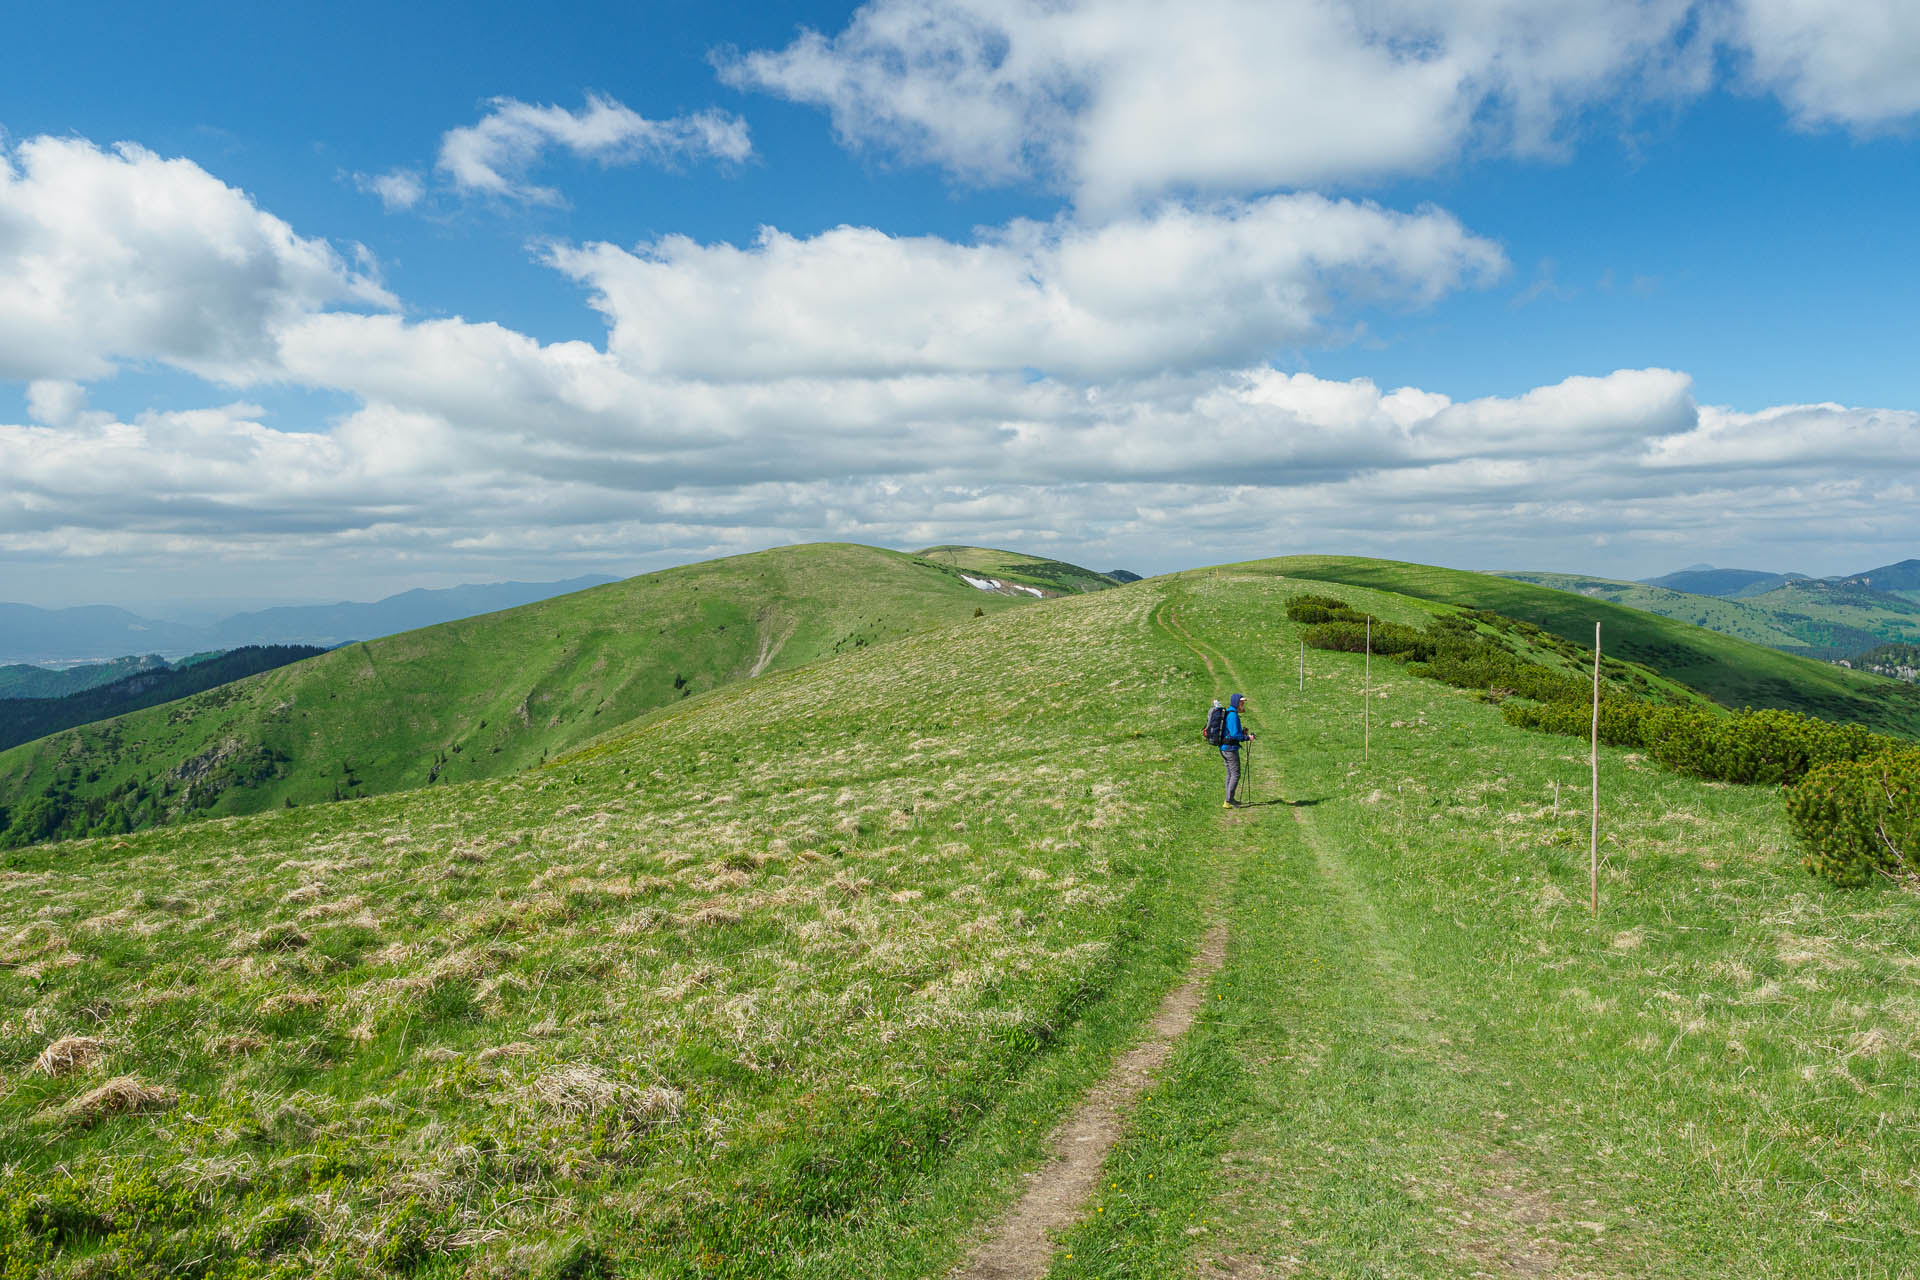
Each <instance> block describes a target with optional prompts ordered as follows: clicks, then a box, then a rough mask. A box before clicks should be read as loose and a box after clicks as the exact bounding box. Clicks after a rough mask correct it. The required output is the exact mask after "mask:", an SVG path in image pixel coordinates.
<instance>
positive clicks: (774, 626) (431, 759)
mask: <svg viewBox="0 0 1920 1280" xmlns="http://www.w3.org/2000/svg"><path fill="white" fill-rule="evenodd" d="M1015 603H1017V601H1015V600H1012V599H1009V598H1006V597H1000V596H994V595H991V594H988V593H983V592H979V591H976V590H974V589H973V588H971V587H969V586H967V585H966V584H965V583H964V582H963V581H961V579H960V577H959V575H958V574H957V573H956V572H954V571H953V570H951V569H949V568H946V567H943V566H939V565H935V564H932V563H929V562H927V561H924V560H917V559H915V558H913V557H911V556H906V555H901V554H899V553H897V552H891V551H882V550H878V549H876V548H871V547H856V546H846V545H819V546H806V547H789V548H783V549H780V550H775V551H766V552H760V553H757V554H754V555H747V556H738V557H734V558H731V559H727V560H717V561H712V562H709V563H706V564H701V565H693V566H689V567H686V568H681V569H670V570H667V571H665V572H662V573H654V574H647V575H645V576H643V577H638V578H632V579H628V580H627V581H625V582H619V583H613V584H611V585H608V586H604V587H596V588H592V589H590V590H586V591H581V592H577V593H575V594H573V595H569V596H562V597H558V598H556V599H552V600H547V601H542V602H540V603H538V604H532V605H526V606H523V607H521V608H517V609H510V610H506V611H504V612H501V613H494V614H487V615H484V616H481V617H477V618H469V619H465V620H462V621H459V622H451V623H445V624H443V625H440V626H437V627H429V628H425V629H423V630H419V631H412V632H407V633H404V634H401V635H397V636H389V637H386V638H384V639H380V640H375V641H370V642H365V643H360V644H355V645H350V646H347V647H345V648H341V649H336V650H333V651H332V652H330V653H327V654H325V655H323V656H321V657H318V658H314V659H311V660H309V661H306V662H303V663H300V664H298V665H296V666H293V667H288V668H284V669H282V670H279V671H274V672H270V673H267V674H265V675H261V676H256V677H253V678H251V679H247V680H242V681H239V682H237V683H234V684H228V685H223V686H221V687H220V688H217V689H213V690H210V691H208V692H206V693H201V694H198V695H196V696H194V697H191V698H187V699H184V700H182V701H179V702H175V703H170V704H167V705H164V706H159V707H153V708H150V709H148V710H145V711H139V712H135V713H133V714H130V715H125V716H120V717H117V718H114V719H111V720H105V721H101V722H98V723H95V724H90V725H86V726H84V727H81V728H77V729H71V730H68V731H66V732H64V733H59V734H55V735H53V736H51V737H47V738H42V739H40V740H39V741H37V742H31V743H28V744H26V745H24V746H19V747H15V748H13V749H12V750H10V751H6V752H0V809H5V810H6V811H7V812H8V814H9V815H10V816H9V818H8V823H9V824H10V825H9V826H5V827H0V832H4V831H7V830H11V831H12V833H13V835H12V838H13V839H14V840H16V842H17V841H19V840H22V839H32V838H40V837H42V836H44V835H46V834H52V833H57V832H69V833H70V832H74V831H76V830H77V831H85V830H89V829H92V828H95V827H100V828H101V829H103V830H108V831H113V830H124V829H128V828H138V827H143V826H147V825H151V824H152V823H153V822H155V821H167V820H176V819H178V818H180V817H182V816H185V815H189V814H201V815H221V814H232V813H248V812H257V811H258V810H260V809H263V808H267V807H269V806H272V805H280V804H286V803H294V804H307V803H310V802H314V801H321V800H332V799H340V798H345V797H351V796H363V795H374V794H378V793H381V792H386V791H393V790H398V789H400V788H403V787H417V786H422V785H427V784H430V783H437V784H445V783H451V782H458V781H469V780H472V779H475V778H487V777H498V776H501V775H503V774H507V773H512V772H515V771H517V770H519V769H523V768H525V767H527V766H528V765H531V764H537V763H539V762H540V761H541V760H542V759H545V758H546V757H547V756H549V755H550V754H553V753H555V752H558V751H561V750H564V749H566V748H568V747H570V746H574V745H577V744H578V743H581V742H584V741H586V740H587V739H588V738H590V737H592V736H593V735H595V734H597V733H600V732H603V731H604V730H606V729H608V728H610V727H612V726H614V725H618V724H621V723H624V722H625V721H628V720H631V719H632V718H633V717H635V716H638V715H641V714H643V713H645V712H648V711H652V710H654V709H656V708H659V707H662V706H666V705H670V704H671V703H673V702H676V701H678V700H680V699H682V698H686V697H690V696H693V695H695V694H698V693H701V692H704V691H706V690H709V689H713V688H716V687H718V686H720V685H723V684H726V683H728V682H730V681H733V680H738V679H741V678H743V677H746V676H749V675H755V674H759V673H760V672H762V671H768V670H777V669H780V668H783V667H788V666H795V665H798V664H800V663H805V662H809V661H812V660H814V659H817V658H821V657H824V656H828V655H831V654H834V653H838V652H845V651H847V650H850V649H857V648H862V647H865V646H868V645H871V644H875V643H878V642H880V641H883V640H888V639H892V638H895V637H898V636H901V635H905V634H907V633H909V632H913V631H918V630H923V629H925V628H926V627H928V626H931V625H934V624H936V623H942V622H951V621H956V620H960V619H965V618H970V617H971V616H972V615H973V612H974V610H975V609H985V610H987V611H988V612H989V613H991V612H994V611H996V610H999V609H1003V608H1007V607H1010V606H1011V605H1013V604H1015ZM23 824H24V825H23Z"/></svg>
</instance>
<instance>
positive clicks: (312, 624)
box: [0, 574, 618, 665]
mask: <svg viewBox="0 0 1920 1280" xmlns="http://www.w3.org/2000/svg"><path fill="white" fill-rule="evenodd" d="M614 581H618V579H615V578H612V577H609V576H607V575H606V574H586V575H582V576H580V577H577V578H567V579H563V580H561V581H558V582H489V583H473V584H469V585H465V586H458V587H441V588H432V589H429V588H424V587H416V588H413V589H412V590H409V591H402V592H399V593H397V594H395V595H391V596H386V597H383V598H382V599H379V600H374V601H368V602H364V603H361V602H354V601H341V602H339V603H336V604H319V605H278V606H275V607H273V608H270V609H259V610H253V611H251V612H243V613H236V614H230V615H228V616H227V617H225V618H222V619H220V620H219V621H217V622H213V623H208V624H206V625H194V624H190V623H184V622H170V621H167V620H165V619H160V618H148V617H143V616H141V615H140V614H137V613H133V612H132V611H130V610H127V609H122V608H120V607H119V606H117V605H77V606H74V607H72V608H67V609H42V608H40V607H39V606H37V605H29V604H14V603H0V663H10V664H17V665H38V664H41V663H47V662H61V663H65V662H84V661H93V660H100V659H114V658H120V657H125V656H128V655H133V654H157V655H159V656H161V657H163V658H180V657H185V656H186V655H188V654H191V653H195V652H199V651H202V650H208V649H222V650H225V649H238V648H244V647H246V646H248V645H264V644H316V645H320V646H321V647H323V648H324V647H331V646H334V645H339V644H345V643H350V642H352V641H354V640H372V639H377V638H379V637H380V636H384V635H393V634H396V633H398V632H401V631H411V630H414V629H415V628H418V627H424V626H433V625H435V624H437V623H441V622H453V621H457V620H458V619H460V618H467V617H474V616H477V615H479V614H483V613H493V612H496V611H498V610H500V609H509V608H515V607H517V606H519V605H523V604H532V603H534V602H536V601H539V600H546V599H551V598H553V597H554V596H556V595H568V594H571V593H573V592H575V591H581V590H585V589H587V588H589V587H594V586H604V585H606V584H607V583H609V582H614Z"/></svg>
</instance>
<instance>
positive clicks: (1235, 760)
mask: <svg viewBox="0 0 1920 1280" xmlns="http://www.w3.org/2000/svg"><path fill="white" fill-rule="evenodd" d="M1220 754H1221V755H1223V756H1225V757H1226V759H1227V803H1228V804H1232V803H1233V793H1234V792H1235V791H1237V790H1238V789H1239V787H1240V753H1239V752H1238V751H1222V752H1221V753H1220Z"/></svg>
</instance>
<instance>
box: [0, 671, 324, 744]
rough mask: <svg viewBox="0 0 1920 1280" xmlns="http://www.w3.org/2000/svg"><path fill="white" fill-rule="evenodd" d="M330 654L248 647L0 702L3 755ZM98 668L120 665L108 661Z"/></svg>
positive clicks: (1, 699)
mask: <svg viewBox="0 0 1920 1280" xmlns="http://www.w3.org/2000/svg"><path fill="white" fill-rule="evenodd" d="M325 652H326V650H325V649H319V648H315V647H314V646H312V645H247V646H245V647H243V648H239V649H232V650H229V651H228V652H226V653H221V654H215V655H213V656H211V657H205V658H194V659H189V660H186V661H183V662H179V663H176V664H173V665H171V666H169V665H168V664H166V663H164V662H159V663H158V665H154V666H147V667H143V668H142V669H141V670H139V671H136V672H134V673H132V674H131V675H124V676H121V677H120V678H119V679H117V680H113V681H110V682H108V683H106V684H101V685H95V686H92V687H91V688H85V689H81V690H78V691H77V692H73V693H68V694H65V695H61V696H54V697H41V698H0V751H4V750H5V749H6V748H8V747H11V746H15V745H18V744H19V743H22V742H31V741H33V740H34V739H35V738H39V737H44V736H45V735H47V734H49V733H57V732H59V731H60V730H61V729H67V728H71V727H72V726H74V725H77V724H89V723H91V722H93V721H95V720H104V719H106V718H107V717H108V716H118V715H125V714H126V713H127V712H129V711H138V710H140V709H141V708H143V707H157V706H159V705H160V704H161V703H163V702H172V701H173V700H174V699H176V698H185V697H188V696H189V695H191V694H196V693H201V692H204V691H205V690H208V689H212V688H216V687H217V686H219V685H223V684H227V683H229V682H230V681H234V680H239V679H242V678H243V677H246V676H251V675H258V674H259V673H260V672H262V671H271V670H273V669H274V668H275V667H284V666H286V665H287V664H288V663H290V662H298V661H300V660H301V659H302V658H315V657H318V656H320V655H321V654H323V653H325ZM97 665H99V666H103V667H104V666H109V665H111V666H119V665H121V664H120V663H112V664H109V663H104V662H103V663H99V664H97ZM13 669H14V670H18V668H13ZM34 669H35V668H28V670H34ZM79 669H81V670H85V669H87V668H79Z"/></svg>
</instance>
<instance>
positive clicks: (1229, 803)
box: [1220, 800, 1240, 809]
mask: <svg viewBox="0 0 1920 1280" xmlns="http://www.w3.org/2000/svg"><path fill="white" fill-rule="evenodd" d="M1220 807H1221V808H1222V809H1238V808H1239V807H1240V806H1239V805H1237V804H1235V803H1234V802H1233V801H1231V800H1229V801H1227V802H1226V803H1225V804H1223V805H1221V806H1220Z"/></svg>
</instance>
